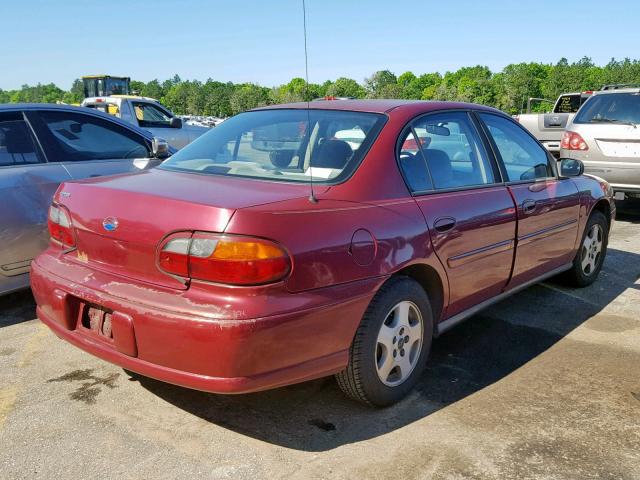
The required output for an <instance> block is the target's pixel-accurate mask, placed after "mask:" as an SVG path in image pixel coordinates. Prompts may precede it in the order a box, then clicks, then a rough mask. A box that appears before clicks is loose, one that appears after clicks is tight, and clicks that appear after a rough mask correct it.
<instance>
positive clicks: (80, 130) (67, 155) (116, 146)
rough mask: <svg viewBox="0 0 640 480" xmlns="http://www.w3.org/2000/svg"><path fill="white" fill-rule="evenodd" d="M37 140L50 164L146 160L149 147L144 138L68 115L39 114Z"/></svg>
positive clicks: (85, 117)
mask: <svg viewBox="0 0 640 480" xmlns="http://www.w3.org/2000/svg"><path fill="white" fill-rule="evenodd" d="M35 118H36V120H37V121H35V122H34V125H36V126H37V128H38V130H39V131H38V136H39V137H40V139H41V141H43V142H44V145H43V146H44V148H45V150H46V151H47V157H48V158H49V161H61V162H67V161H71V162H83V161H90V160H109V159H128V158H145V157H148V156H149V149H148V146H147V143H146V141H145V139H144V137H142V136H141V135H138V134H136V133H135V132H132V131H131V130H128V129H126V128H124V127H121V126H120V125H116V124H115V123H113V122H109V121H107V120H103V119H101V118H98V117H95V116H93V115H83V114H79V113H75V112H69V111H46V110H44V111H40V112H37V114H36V115H35Z"/></svg>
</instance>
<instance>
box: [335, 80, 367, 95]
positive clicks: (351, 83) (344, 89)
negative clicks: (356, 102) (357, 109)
mask: <svg viewBox="0 0 640 480" xmlns="http://www.w3.org/2000/svg"><path fill="white" fill-rule="evenodd" d="M326 94H327V95H329V96H331V97H354V98H364V96H365V95H366V91H365V89H364V88H363V87H362V86H361V85H360V84H359V83H358V82H356V81H355V80H353V79H351V78H345V77H340V78H338V79H337V80H336V81H335V82H333V83H332V84H331V85H328V86H327V91H326Z"/></svg>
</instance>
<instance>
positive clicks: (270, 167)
mask: <svg viewBox="0 0 640 480" xmlns="http://www.w3.org/2000/svg"><path fill="white" fill-rule="evenodd" d="M385 118H386V117H385V116H384V115H380V114H374V113H362V112H348V111H340V110H314V109H310V110H294V109H282V110H259V111H253V112H246V113H241V114H240V115H236V116H235V117H233V118H230V119H229V120H227V121H225V122H223V123H222V124H220V125H219V126H218V127H216V128H214V129H212V130H211V131H210V132H208V133H206V134H205V135H203V136H201V137H200V138H198V139H197V140H196V141H194V142H193V143H191V144H189V145H187V146H186V147H185V148H183V149H182V150H180V151H179V152H178V153H176V154H174V155H173V156H172V157H171V158H169V159H168V160H166V161H165V162H164V163H163V164H162V165H161V166H160V167H159V168H163V169H168V170H178V171H183V172H194V173H204V174H214V175H228V176H241V177H251V178H261V179H269V180H278V181H291V182H308V181H309V177H310V176H313V181H314V182H318V183H335V182H338V181H340V180H342V179H343V178H346V177H348V176H349V175H350V174H351V173H352V172H353V171H354V170H355V169H356V168H357V167H358V165H359V164H360V161H361V160H362V158H363V156H364V155H365V154H366V152H367V150H368V148H369V147H370V146H371V144H372V142H373V141H374V140H375V138H376V136H377V135H378V132H379V131H380V129H381V128H382V126H383V124H384V122H385Z"/></svg>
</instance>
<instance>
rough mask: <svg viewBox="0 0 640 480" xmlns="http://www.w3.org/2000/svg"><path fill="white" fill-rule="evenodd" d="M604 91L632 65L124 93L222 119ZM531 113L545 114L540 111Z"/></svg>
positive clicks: (77, 93)
mask: <svg viewBox="0 0 640 480" xmlns="http://www.w3.org/2000/svg"><path fill="white" fill-rule="evenodd" d="M611 83H640V60H631V59H629V58H625V59H624V60H616V59H615V58H612V59H611V61H610V62H609V63H607V64H606V65H604V66H599V65H596V64H595V63H594V62H593V61H592V60H591V59H590V58H588V57H584V58H582V59H580V60H578V61H577V62H571V63H570V62H569V61H568V60H567V59H566V58H562V59H560V60H559V61H558V62H557V63H556V64H545V63H536V62H530V63H516V64H510V65H507V66H506V67H505V68H503V69H502V71H500V72H492V71H491V70H490V69H489V68H488V67H486V66H482V65H476V66H473V67H462V68H460V69H458V70H457V71H455V72H446V73H445V74H444V75H443V74H440V73H438V72H435V73H423V74H419V75H418V74H415V73H413V72H404V73H402V74H401V75H396V74H394V73H393V72H390V71H389V70H381V71H377V72H375V73H373V74H372V75H371V76H370V77H367V78H365V79H364V81H363V82H362V83H359V82H358V81H356V80H354V79H352V78H345V77H341V78H338V79H336V80H333V81H331V80H327V81H326V82H324V83H322V84H318V83H311V84H309V85H308V86H307V85H306V82H305V80H304V79H302V78H294V79H292V80H291V81H290V82H289V83H286V84H284V85H280V86H276V87H265V86H261V85H258V84H255V83H240V84H238V83H232V82H220V81H216V80H213V79H211V78H210V79H208V80H207V81H206V82H201V81H198V80H182V79H181V78H180V77H179V76H178V75H175V76H174V77H173V78H171V79H168V80H164V81H159V80H157V79H156V80H151V81H150V82H146V83H145V82H141V81H137V80H132V82H131V88H132V90H133V91H134V92H137V94H139V95H143V96H146V97H152V98H155V99H158V100H159V101H160V102H161V103H163V104H164V105H166V106H167V107H169V108H170V109H171V110H172V111H173V112H175V113H176V114H179V115H183V114H191V115H211V116H217V117H227V116H230V115H235V114H236V113H239V112H242V111H244V110H247V109H250V108H254V107H258V106H262V105H269V104H277V103H288V102H295V101H309V100H313V99H314V98H320V97H326V96H335V97H355V98H401V99H421V100H454V101H464V102H473V103H481V104H484V105H490V106H494V107H497V108H499V109H501V110H504V111H505V112H507V113H510V114H515V113H518V112H520V111H522V109H523V108H524V107H525V105H526V101H527V99H528V98H529V97H538V98H547V99H550V100H555V98H556V97H557V96H558V95H560V94H561V93H564V92H578V91H584V90H591V89H599V88H600V87H601V86H602V85H605V84H611ZM82 97H83V89H82V82H81V81H80V80H79V79H77V80H75V81H74V82H73V84H72V86H71V88H70V89H69V90H63V89H61V88H59V87H58V86H56V85H54V84H47V85H41V84H38V85H36V86H29V85H23V86H22V88H20V89H18V90H6V91H5V90H2V89H0V103H15V102H45V103H53V102H64V103H71V104H73V103H79V102H81V101H82ZM539 108H545V107H544V106H541V107H539Z"/></svg>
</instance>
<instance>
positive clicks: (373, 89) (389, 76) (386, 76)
mask: <svg viewBox="0 0 640 480" xmlns="http://www.w3.org/2000/svg"><path fill="white" fill-rule="evenodd" d="M364 87H365V89H366V91H367V96H368V97H370V98H385V96H388V95H390V94H391V95H392V96H394V97H395V96H397V95H399V92H400V91H401V88H400V86H399V85H398V79H397V78H396V76H395V75H394V74H393V73H392V72H390V71H389V70H378V71H377V72H374V73H373V75H371V76H370V77H368V78H366V79H365V80H364Z"/></svg>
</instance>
